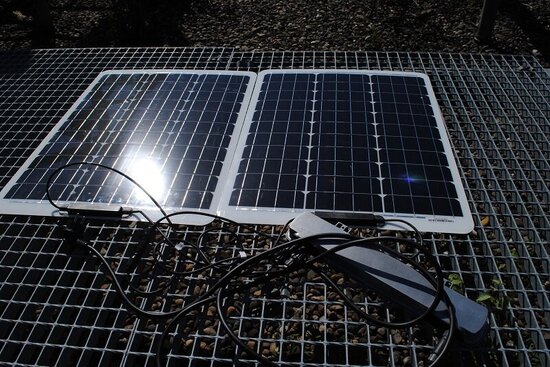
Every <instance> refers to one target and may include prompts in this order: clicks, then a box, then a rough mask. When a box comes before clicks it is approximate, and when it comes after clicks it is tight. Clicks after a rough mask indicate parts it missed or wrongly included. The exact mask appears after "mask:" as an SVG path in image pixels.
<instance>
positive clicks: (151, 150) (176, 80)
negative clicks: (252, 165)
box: [2, 71, 255, 214]
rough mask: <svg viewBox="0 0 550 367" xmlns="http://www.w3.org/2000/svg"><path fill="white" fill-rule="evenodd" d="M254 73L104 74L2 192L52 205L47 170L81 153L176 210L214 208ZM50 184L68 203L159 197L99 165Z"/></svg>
mask: <svg viewBox="0 0 550 367" xmlns="http://www.w3.org/2000/svg"><path fill="white" fill-rule="evenodd" d="M254 79H255V74H254V73H246V72H206V71H170V72H162V71H112V72H105V73H102V74H101V75H100V76H98V77H97V78H96V80H95V81H94V82H93V83H92V85H91V86H90V87H89V88H88V89H87V90H86V92H85V93H84V94H83V95H82V97H81V98H80V99H79V101H77V103H76V104H75V105H74V107H73V108H72V109H71V110H70V111H69V112H68V113H67V114H66V115H65V117H64V118H63V119H62V120H61V121H60V122H59V123H58V124H57V125H56V127H55V128H54V130H53V131H52V132H51V133H50V134H49V135H48V137H47V138H46V139H45V140H44V142H43V143H42V144H41V146H39V147H38V149H37V150H36V151H35V153H34V154H33V155H32V156H31V157H30V158H29V159H28V160H27V162H26V164H25V165H24V166H23V167H22V168H21V169H20V170H19V173H18V174H17V175H16V176H15V177H14V178H13V179H12V180H11V181H10V183H9V184H8V185H7V186H6V188H5V189H4V190H3V191H2V197H3V198H4V199H7V204H6V209H7V210H8V211H10V210H11V211H15V212H16V213H17V212H20V211H23V212H25V211H26V210H30V211H31V212H34V213H35V214H50V213H51V209H52V208H51V206H49V205H42V206H41V205H36V203H41V202H44V201H45V188H46V180H47V178H48V176H50V175H51V173H52V172H53V171H54V170H55V169H56V168H58V167H61V166H63V165H65V164H67V163H70V162H78V161H89V162H94V163H100V164H104V165H107V166H112V167H114V168H117V169H119V170H120V171H122V172H125V173H127V174H129V175H130V176H131V177H133V178H134V179H136V180H137V181H138V182H139V183H140V184H141V185H143V186H144V187H145V188H146V189H147V190H148V191H149V192H150V193H151V194H153V196H154V197H155V198H156V199H157V200H158V201H159V202H160V203H161V205H163V206H164V207H166V208H167V209H171V208H172V209H174V208H175V209H181V208H186V209H197V210H208V209H215V208H216V207H217V201H218V198H217V191H216V188H217V186H218V183H219V182H220V181H222V182H223V181H224V177H225V174H226V171H227V169H224V167H226V166H228V165H224V162H225V160H226V159H230V158H231V157H232V151H233V149H234V145H235V142H236V139H232V138H233V136H234V135H237V134H238V133H239V131H240V127H241V124H242V120H243V118H244V115H245V110H246V106H247V103H245V102H247V101H248V100H249V94H250V92H251V89H252V86H253V84H254ZM51 192H52V197H53V198H55V199H57V200H59V201H60V202H74V201H77V202H92V203H107V204H117V205H128V206H132V207H147V206H152V203H151V202H150V201H149V200H148V198H147V197H146V195H144V194H143V192H141V190H139V189H138V188H137V187H135V186H133V185H132V184H130V182H128V181H126V180H124V179H123V178H122V177H121V176H118V175H116V174H115V173H113V172H109V171H107V170H104V169H101V168H98V167H90V166H82V167H78V166H75V167H71V168H69V169H66V170H64V171H62V172H61V174H59V175H58V176H57V177H56V178H55V180H54V181H53V182H52V186H51ZM8 207H9V208H8ZM45 208H46V210H47V211H49V212H46V213H44V212H43V211H44V209H45ZM41 211H42V212H41Z"/></svg>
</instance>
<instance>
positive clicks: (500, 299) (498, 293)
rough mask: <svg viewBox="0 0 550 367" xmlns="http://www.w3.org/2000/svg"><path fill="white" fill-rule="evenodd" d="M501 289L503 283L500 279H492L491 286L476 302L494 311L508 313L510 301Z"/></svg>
mask: <svg viewBox="0 0 550 367" xmlns="http://www.w3.org/2000/svg"><path fill="white" fill-rule="evenodd" d="M501 288H502V282H501V281H500V280H499V279H494V278H493V279H491V286H490V287H489V289H488V290H487V291H486V292H483V293H481V294H480V295H479V296H478V297H477V299H476V302H477V303H481V304H482V305H485V306H487V307H488V308H490V309H491V310H493V311H506V310H507V309H508V306H509V305H510V299H509V298H508V296H507V295H506V294H505V293H504V292H503V291H502V290H501Z"/></svg>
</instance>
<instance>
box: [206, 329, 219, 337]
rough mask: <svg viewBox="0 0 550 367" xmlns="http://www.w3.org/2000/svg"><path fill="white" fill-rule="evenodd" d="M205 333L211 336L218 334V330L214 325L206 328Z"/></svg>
mask: <svg viewBox="0 0 550 367" xmlns="http://www.w3.org/2000/svg"><path fill="white" fill-rule="evenodd" d="M202 331H203V333H205V334H206V335H210V336H214V335H216V334H217V333H218V332H217V331H216V329H214V328H213V327H207V328H204V329H203V330H202Z"/></svg>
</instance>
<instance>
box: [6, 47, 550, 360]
mask: <svg viewBox="0 0 550 367" xmlns="http://www.w3.org/2000/svg"><path fill="white" fill-rule="evenodd" d="M155 68H157V69H158V68H167V69H218V70H248V71H259V70H263V69H267V68H330V69H334V68H338V69H340V68H343V69H376V70H403V71H417V72H424V73H427V74H428V75H429V77H430V79H431V82H432V84H433V87H434V90H435V93H436V96H437V98H438V102H439V104H440V106H441V109H442V114H443V116H444V118H445V120H446V122H447V127H448V130H449V134H450V137H451V144H452V145H453V148H454V151H455V153H456V157H457V163H458V166H459V167H458V168H459V172H460V174H461V177H462V180H463V183H464V186H465V189H466V195H467V198H468V201H469V204H470V207H471V209H472V214H473V216H474V222H475V224H476V228H475V232H474V233H472V234H470V235H467V236H455V235H452V236H450V235H441V234H429V235H427V237H426V238H425V239H426V241H427V242H426V243H427V244H428V245H429V246H431V248H432V251H433V252H434V253H435V254H436V255H437V257H438V259H439V261H440V262H441V264H442V265H443V267H444V270H445V271H446V273H447V274H451V273H454V274H458V275H459V276H460V277H461V279H463V281H464V288H465V291H466V294H467V295H468V297H470V298H472V299H475V298H476V297H477V296H478V295H479V294H481V293H482V292H484V291H487V290H490V289H491V287H494V288H498V291H497V290H495V291H493V299H494V300H495V301H504V300H508V301H509V302H510V304H509V306H508V307H506V309H504V310H502V311H498V310H495V312H494V313H493V314H492V316H491V332H490V338H489V339H490V340H488V342H487V345H486V346H484V347H483V348H480V349H479V350H477V351H476V353H474V354H471V353H470V352H468V351H466V352H463V353H461V352H460V351H456V353H459V354H460V358H457V359H454V360H455V361H459V360H460V361H461V363H459V362H456V363H457V364H461V365H472V364H482V363H485V364H487V365H501V366H517V365H522V366H546V365H549V364H550V352H549V351H548V350H549V344H550V311H549V310H550V302H549V290H550V281H549V280H548V279H549V278H550V277H549V275H550V264H549V257H548V252H549V239H550V217H549V215H548V213H550V187H549V186H550V184H549V182H550V138H549V136H550V77H549V76H548V74H547V73H546V72H545V71H544V70H543V69H542V67H541V66H540V64H538V62H537V61H536V60H535V59H533V58H531V57H522V56H500V55H470V54H439V53H423V54H422V53H385V52H384V53H383V52H237V51H235V50H232V49H222V48H206V49H203V48H198V49H177V48H176V49H173V48H150V49H140V48H135V49H127V48H124V49H65V50H63V49H58V50H38V51H21V52H15V53H4V54H2V55H1V57H0V121H1V125H0V140H1V144H0V186H4V185H5V184H6V182H7V181H8V180H9V179H10V178H11V177H12V176H13V175H14V174H15V172H16V171H17V169H18V168H19V167H20V166H21V165H22V164H23V162H24V161H25V159H26V158H27V157H28V156H29V155H30V154H31V152H32V151H33V150H34V149H35V148H36V146H37V145H38V144H40V142H41V140H42V139H43V138H44V137H45V136H46V135H47V133H48V132H49V131H50V129H51V128H52V127H53V126H54V125H55V124H56V123H57V121H58V120H59V119H60V118H61V117H62V116H63V114H64V113H65V112H66V111H67V110H68V109H69V107H70V106H71V105H72V104H73V103H74V102H75V101H76V99H77V98H78V96H79V95H80V94H82V92H83V91H84V90H85V88H86V87H87V86H88V85H89V84H90V83H91V82H92V80H93V79H94V78H95V77H96V76H97V74H98V73H99V72H101V71H104V70H109V69H155ZM55 224H56V221H55V220H54V219H52V218H41V217H13V216H6V215H4V216H1V217H0V233H1V237H0V279H2V283H1V284H0V340H1V342H0V361H1V362H3V363H9V364H12V365H55V364H57V365H68V364H72V365H79V366H84V365H98V364H99V365H127V366H130V365H154V348H155V346H156V344H157V343H158V341H159V337H160V334H161V333H162V330H163V328H164V326H163V325H162V324H157V323H153V322H151V321H149V320H142V319H136V318H135V316H133V315H132V314H131V313H128V312H127V311H126V307H125V306H124V305H123V304H122V303H121V301H120V299H119V298H118V296H117V295H116V293H115V291H114V290H113V289H112V288H111V287H110V286H109V281H108V279H106V278H105V276H104V275H103V273H102V272H100V271H97V268H98V264H97V263H94V262H93V261H83V259H82V257H81V256H79V255H78V254H77V255H73V256H67V255H66V252H65V251H64V249H63V246H62V245H61V239H60V238H61V237H60V233H59V232H58V231H57V230H56V225H55ZM233 229H234V228H233ZM233 229H232V228H225V227H224V228H221V229H220V230H219V231H217V232H209V233H207V234H206V235H205V236H206V237H208V239H206V240H207V241H208V242H207V243H208V244H209V245H210V246H211V248H212V251H213V253H216V252H217V251H216V250H219V247H220V241H221V240H225V239H229V242H231V243H233V241H232V240H231V237H232V236H233V235H232V232H231V231H232V230H233ZM260 229H264V228H262V227H260ZM265 229H266V230H268V231H270V233H274V232H275V231H276V229H273V228H265ZM236 230H237V232H238V236H239V240H238V241H236V242H235V244H233V245H231V246H227V247H225V246H224V251H226V252H227V254H226V255H227V256H231V254H233V253H234V252H235V251H238V246H237V245H236V243H243V244H244V245H243V246H246V251H249V252H250V253H256V252H259V251H262V250H263V249H264V247H266V246H269V242H266V240H265V238H261V237H256V236H253V235H251V234H250V233H249V232H247V231H246V230H244V229H242V228H240V229H236ZM87 233H88V236H89V239H90V240H91V241H92V242H93V243H94V246H97V248H98V249H101V251H102V252H103V253H105V255H106V256H107V258H108V259H109V261H111V262H113V264H112V265H113V266H114V267H115V269H117V271H122V270H123V269H124V268H125V266H126V264H127V263H128V261H129V253H130V250H128V248H130V247H131V246H135V245H136V244H137V241H138V239H139V236H140V228H139V226H135V225H133V224H128V223H126V224H118V223H108V222H94V223H91V224H90V225H89V226H88V230H87ZM201 233H204V229H202V228H181V234H182V235H185V236H186V238H187V239H190V240H192V239H196V238H197V237H199V236H200V234H201ZM203 237H204V236H203ZM141 265H142V266H147V264H146V263H145V264H141ZM210 275H211V274H210ZM315 279H316V278H315V276H314V275H312V274H305V275H304V277H303V279H301V282H300V283H299V284H300V285H299V287H297V291H296V294H295V297H294V298H292V299H285V300H281V299H280V297H273V296H267V295H265V294H261V292H260V293H257V291H251V293H250V297H249V299H248V303H247V305H248V306H247V307H244V308H243V309H242V311H241V312H242V314H241V316H242V317H237V318H236V319H237V322H238V324H239V325H237V326H239V328H240V329H239V330H240V331H241V332H243V330H244V329H243V327H244V326H246V325H248V326H247V327H248V328H249V329H248V331H247V335H246V337H247V338H249V340H250V341H251V342H254V344H253V345H254V348H257V350H258V351H259V352H263V350H264V349H267V351H268V352H270V351H271V352H273V353H275V354H277V356H278V357H277V358H278V359H276V360H278V361H280V362H284V363H287V364H291V365H300V364H302V363H305V362H308V363H315V364H318V365H331V366H332V365H364V364H371V365H383V366H385V365H388V364H391V365H401V364H411V365H422V364H423V363H424V361H425V354H426V348H429V345H428V346H426V345H424V344H425V343H426V342H425V341H422V340H420V341H418V340H416V341H412V340H413V339H414V338H415V335H416V334H415V331H414V330H406V331H401V332H399V331H395V330H393V331H387V333H384V332H383V331H382V330H377V329H376V328H374V329H373V328H372V327H364V325H362V324H361V323H360V322H358V321H357V320H353V319H345V316H344V315H345V314H346V312H345V311H342V310H340V309H338V308H337V307H334V306H335V304H334V302H333V301H332V300H331V296H330V294H329V293H330V292H327V289H325V288H324V286H323V285H322V283H319V282H316V280H315ZM137 281H139V280H137ZM162 281H166V279H163V278H162V277H157V278H155V279H153V280H151V281H150V282H148V283H147V282H145V283H144V286H146V287H154V286H155V284H157V283H159V282H162ZM145 284H147V285H145ZM206 288H207V282H206V281H205V280H204V278H203V277H199V276H197V277H190V278H188V279H186V280H185V281H184V282H183V284H174V285H171V288H169V289H168V292H167V295H166V296H165V297H163V298H161V299H159V300H156V299H155V298H154V297H153V298H152V299H144V300H142V301H141V302H142V306H143V307H146V308H159V307H160V308H161V309H162V310H164V311H169V310H170V309H171V308H174V307H178V306H179V307H181V305H182V304H185V302H186V300H187V299H188V297H190V296H192V294H193V292H199V293H200V292H203V291H204V289H206ZM352 290H353V287H350V291H352ZM321 306H322V310H321V308H319V309H317V311H316V312H317V313H318V314H317V319H315V318H314V317H313V316H315V315H314V312H315V310H313V309H311V307H321ZM331 307H332V308H331ZM296 310H302V313H301V314H299V311H296ZM310 312H311V315H313V316H312V317H311V318H309V317H308V316H307V315H310ZM329 312H330V313H331V315H333V316H334V315H335V314H336V316H338V315H341V316H342V317H339V316H338V317H336V319H333V318H331V317H328V316H329ZM211 314H212V310H209V309H208V307H205V308H204V309H203V310H200V312H199V313H198V314H197V315H195V320H193V321H196V322H197V323H198V324H197V325H191V324H190V325H191V326H192V327H191V326H189V330H186V326H185V325H183V324H182V326H181V329H178V332H177V334H174V335H173V336H174V340H175V342H176V344H177V346H176V347H173V348H172V349H171V351H170V354H169V357H168V364H169V365H176V364H178V363H179V364H182V363H183V364H186V363H187V364H189V365H193V366H221V365H233V364H234V362H235V348H234V347H233V346H232V345H231V343H228V341H227V340H226V339H225V338H224V337H223V335H221V336H220V335H219V333H218V329H217V327H218V326H217V325H216V324H215V323H213V320H212V317H211ZM319 315H320V316H321V317H319ZM323 316H327V317H325V318H323ZM341 320H343V321H341ZM185 322H190V321H189V320H186V321H185ZM292 322H295V323H296V324H297V325H296V327H295V328H294V327H291V326H289V325H290V324H291V323H292ZM332 324H334V328H333V327H332ZM281 326H283V327H284V326H288V327H289V328H290V329H292V330H294V329H295V330H294V331H295V333H294V334H292V335H291V334H289V333H280V334H279V335H278V336H277V337H274V335H273V334H270V335H266V334H265V333H264V331H263V330H264V329H266V330H269V328H271V329H272V330H273V329H277V328H278V327H281ZM251 327H252V329H250V328H251ZM312 327H314V329H315V330H316V332H315V333H316V334H315V333H314V335H312V334H311V332H312V330H313V329H312ZM191 329H193V330H191ZM254 329H255V330H256V333H253V332H251V331H250V330H254ZM286 330H288V329H286ZM329 330H332V332H330V331H329ZM341 330H343V331H341ZM308 332H309V333H310V334H308ZM397 333H399V337H396V335H397ZM241 336H243V335H241ZM312 338H318V339H319V340H317V341H315V343H314V342H311V341H310V340H312ZM411 341H412V342H411ZM272 344H274V346H272ZM427 344H430V343H427ZM251 345H252V343H251ZM287 350H288V352H287ZM238 354H239V351H237V355H238ZM247 358H248V357H246V358H244V359H243V361H244V362H243V365H249V364H250V365H252V362H251V361H250V360H249V359H247ZM246 361H249V362H250V363H246Z"/></svg>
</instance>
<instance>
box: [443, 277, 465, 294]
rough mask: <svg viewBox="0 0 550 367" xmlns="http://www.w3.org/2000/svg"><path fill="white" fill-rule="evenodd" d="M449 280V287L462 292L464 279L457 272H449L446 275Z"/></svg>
mask: <svg viewBox="0 0 550 367" xmlns="http://www.w3.org/2000/svg"><path fill="white" fill-rule="evenodd" d="M447 279H448V280H449V288H451V289H452V290H453V291H455V292H458V293H460V294H464V281H463V280H462V278H461V277H460V275H458V274H449V276H448V277H447Z"/></svg>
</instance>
